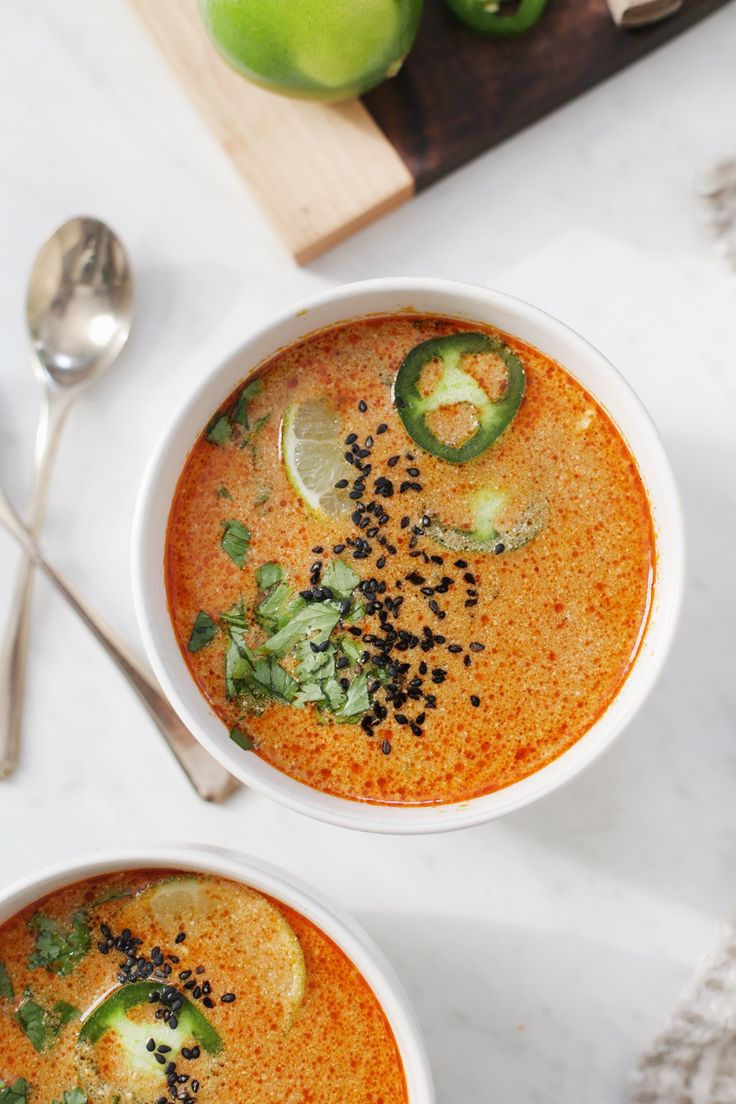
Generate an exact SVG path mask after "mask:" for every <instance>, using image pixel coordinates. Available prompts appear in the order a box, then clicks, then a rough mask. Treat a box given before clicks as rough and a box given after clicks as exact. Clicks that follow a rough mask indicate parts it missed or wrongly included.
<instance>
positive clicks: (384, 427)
mask: <svg viewBox="0 0 736 1104" xmlns="http://www.w3.org/2000/svg"><path fill="white" fill-rule="evenodd" d="M387 429H388V426H387V425H386V423H385V422H381V424H380V425H379V426H378V427H377V428H376V433H385V432H386V430H387Z"/></svg>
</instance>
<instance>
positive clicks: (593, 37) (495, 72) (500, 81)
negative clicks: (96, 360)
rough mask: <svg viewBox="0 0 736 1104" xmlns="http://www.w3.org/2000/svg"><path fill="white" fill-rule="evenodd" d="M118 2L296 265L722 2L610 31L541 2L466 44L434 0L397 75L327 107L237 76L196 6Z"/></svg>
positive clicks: (598, 19) (573, 0) (578, 4)
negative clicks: (505, 35)
mask: <svg viewBox="0 0 736 1104" xmlns="http://www.w3.org/2000/svg"><path fill="white" fill-rule="evenodd" d="M131 2H132V4H133V6H134V7H135V8H136V10H137V11H138V13H139V15H140V17H141V19H142V20H143V22H144V23H145V24H146V26H147V27H148V29H149V30H150V32H151V33H152V34H153V36H154V38H155V39H156V41H157V42H158V44H159V47H160V48H161V50H162V52H163V53H164V55H165V56H166V58H167V59H168V61H169V63H170V64H171V66H172V67H173V69H174V71H175V72H176V74H177V75H178V77H179V79H180V80H181V82H182V84H183V85H184V87H185V88H186V90H187V92H188V93H189V95H190V96H191V98H192V100H193V101H194V103H195V104H196V106H197V107H198V108H199V110H200V112H201V113H202V115H203V116H204V118H205V119H206V121H207V122H208V123H209V125H210V126H211V127H212V129H213V130H214V132H215V134H216V135H217V136H218V138H219V140H220V142H221V143H222V145H223V146H224V148H225V150H226V152H227V153H228V155H229V156H230V158H231V160H232V161H233V163H234V164H235V166H236V168H237V169H238V170H239V171H240V172H241V174H242V175H243V177H244V178H245V180H246V181H247V183H248V185H249V186H250V188H251V190H252V192H253V193H254V195H255V197H256V200H257V201H258V203H259V204H260V206H261V207H262V208H263V210H264V212H265V213H266V215H267V216H268V217H269V218H270V220H271V221H272V223H273V224H274V226H275V228H276V230H277V231H278V233H279V234H280V235H281V237H282V238H283V240H284V242H285V243H286V245H287V247H288V248H289V250H290V251H291V252H292V254H293V255H294V257H295V258H296V260H297V261H299V262H300V263H306V262H308V261H309V260H311V259H313V258H314V257H316V256H317V255H318V254H320V253H322V252H324V250H326V249H328V248H329V247H330V246H332V245H334V244H335V243H336V242H338V241H341V240H342V239H343V238H345V237H347V236H348V235H349V234H351V233H353V232H354V231H355V230H357V229H359V228H360V227H361V226H364V225H365V224H366V223H368V222H370V221H371V220H372V219H374V218H376V217H377V216H378V215H380V214H382V213H383V212H385V211H387V210H389V209H390V208H392V207H395V206H397V205H398V204H399V203H402V202H403V201H404V200H406V199H408V198H409V197H410V196H411V195H412V194H413V193H414V192H415V191H416V190H417V189H419V188H423V187H426V185H428V184H430V183H432V181H434V180H437V179H438V178H439V177H441V176H444V175H446V174H447V173H449V172H451V171H452V170H453V169H455V168H457V167H458V166H459V165H461V164H463V162H465V161H468V160H470V158H472V157H475V156H476V155H477V154H479V153H481V152H482V151H483V150H486V149H488V148H490V147H491V146H493V145H495V144H496V143H497V142H500V141H502V140H503V139H504V138H508V137H509V136H510V135H511V134H513V133H514V132H516V131H518V130H520V129H521V128H522V127H524V126H527V125H528V124H529V123H531V122H534V121H535V120H536V119H539V118H541V117H542V116H543V115H545V114H546V113H548V112H549V111H552V110H554V108H556V107H559V106H560V105H561V104H563V103H565V102H567V101H568V100H570V99H572V98H573V97H574V96H577V95H578V94H579V93H581V92H583V91H585V90H586V89H587V88H590V87H592V86H593V85H594V84H597V83H598V82H599V81H601V80H603V79H605V78H606V77H608V76H611V75H612V74H613V73H615V72H617V71H618V70H619V69H622V68H623V67H624V66H626V65H628V64H630V63H631V62H633V61H636V60H637V59H639V58H641V57H643V56H644V55H645V54H647V53H649V52H650V51H651V50H654V49H656V47H657V46H659V45H661V44H662V43H664V42H666V41H668V39H671V38H673V37H674V36H675V35H677V34H679V33H680V32H681V31H684V30H686V29H687V28H688V27H690V26H692V25H693V24H694V23H696V22H698V20H700V19H702V18H704V17H705V16H706V15H708V14H709V13H710V12H713V11H715V10H716V9H717V8H719V7H721V6H722V5H723V4H725V3H728V2H729V0H684V3H683V6H682V7H681V8H680V10H679V11H678V12H677V13H676V14H675V15H673V16H671V17H670V18H668V19H666V20H664V21H663V22H661V23H657V24H654V25H653V26H649V27H643V28H640V29H638V30H631V31H624V30H621V29H620V28H618V27H616V26H615V25H614V23H613V20H612V18H611V15H610V12H609V9H608V6H607V4H606V0H550V3H549V7H548V9H547V11H546V12H545V14H544V16H543V18H542V19H541V20H540V22H539V23H538V24H537V26H536V27H535V28H534V29H533V30H532V31H530V32H529V33H528V34H526V35H524V36H523V37H522V38H518V39H515V40H510V41H506V42H501V41H492V40H489V39H484V38H481V37H479V36H476V35H474V34H471V33H470V32H469V31H467V30H466V29H465V28H464V27H463V26H461V24H460V23H458V21H457V20H456V19H455V18H454V17H453V16H452V15H451V13H450V12H449V11H448V10H447V9H446V8H445V5H444V4H443V3H442V0H425V15H424V19H423V22H422V26H421V29H420V32H419V36H418V38H417V42H416V44H415V47H414V49H413V51H412V53H411V54H410V56H409V58H408V59H407V61H406V63H405V65H404V67H403V69H402V70H401V72H400V73H399V75H398V76H397V77H395V78H394V79H393V80H391V81H387V82H386V83H384V84H383V85H381V86H380V87H379V88H377V89H374V91H373V92H371V93H369V94H368V95H367V96H365V97H364V98H363V100H362V101H360V100H354V101H351V102H350V103H347V104H339V105H325V104H315V103H308V102H305V101H301V100H291V99H287V98H285V97H283V96H277V95H274V94H273V93H270V92H265V91H263V90H262V89H260V88H256V87H255V86H254V85H252V84H250V83H249V82H248V81H246V80H244V79H243V78H242V77H240V76H238V75H237V74H236V73H235V72H233V71H232V70H231V69H230V68H229V67H228V66H227V65H226V64H225V62H224V61H222V60H221V58H220V57H219V55H218V54H217V53H216V52H215V50H214V48H213V47H212V46H211V44H210V42H209V40H208V39H207V37H206V35H205V32H204V29H203V27H202V25H201V22H200V20H199V16H198V13H197V5H196V0H131ZM691 76H692V79H693V80H695V79H698V74H697V73H696V72H693V73H692V75H691ZM679 79H680V80H685V79H687V74H685V73H683V74H680V77H679Z"/></svg>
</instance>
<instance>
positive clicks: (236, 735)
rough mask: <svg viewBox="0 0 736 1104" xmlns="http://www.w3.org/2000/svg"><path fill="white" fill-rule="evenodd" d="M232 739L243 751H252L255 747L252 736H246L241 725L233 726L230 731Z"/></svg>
mask: <svg viewBox="0 0 736 1104" xmlns="http://www.w3.org/2000/svg"><path fill="white" fill-rule="evenodd" d="M230 739H231V740H232V741H233V743H235V744H237V745H238V747H241V748H242V749H243V751H252V750H253V748H254V747H255V745H254V743H253V741H252V740H251V738H250V736H246V734H245V733H244V732H243V730H242V728H241V727H240V725H233V727H232V728H231V729H230Z"/></svg>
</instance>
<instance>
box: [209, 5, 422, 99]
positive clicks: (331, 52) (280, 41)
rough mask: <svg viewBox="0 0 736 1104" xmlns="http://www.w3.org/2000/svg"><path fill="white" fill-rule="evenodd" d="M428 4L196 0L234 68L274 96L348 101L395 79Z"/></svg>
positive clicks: (215, 40)
mask: <svg viewBox="0 0 736 1104" xmlns="http://www.w3.org/2000/svg"><path fill="white" fill-rule="evenodd" d="M422 2H423V0H199V7H200V12H201V14H202V19H203V20H204V24H205V27H206V28H207V30H208V32H209V35H210V37H211V38H212V41H213V42H214V44H215V46H216V47H217V49H218V50H219V51H220V53H221V54H222V55H223V56H224V57H225V58H226V59H227V61H229V62H230V64H231V65H232V66H234V68H236V69H237V70H238V71H239V72H240V73H243V74H244V75H245V76H246V77H249V78H250V79H251V80H253V81H255V82H256V83H257V84H260V85H263V86H264V87H265V88H270V89H272V90H273V91H276V92H283V93H285V94H286V95H289V96H301V97H304V98H306V99H314V100H328V101H336V100H346V99H349V98H350V97H352V96H359V95H360V94H361V93H363V92H367V91H368V89H369V88H373V87H374V86H375V85H377V84H380V82H381V81H382V80H385V79H386V77H393V76H394V75H395V74H396V73H397V72H398V71H399V69H400V68H401V63H402V62H403V60H404V58H405V57H406V55H407V53H408V52H409V50H410V49H411V45H412V43H413V41H414V36H415V35H416V32H417V27H418V26H419V19H420V17H421V14H422Z"/></svg>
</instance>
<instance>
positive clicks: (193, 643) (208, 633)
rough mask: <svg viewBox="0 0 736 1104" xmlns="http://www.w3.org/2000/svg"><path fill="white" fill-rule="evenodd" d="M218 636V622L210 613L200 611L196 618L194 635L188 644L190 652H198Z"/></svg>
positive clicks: (193, 627)
mask: <svg viewBox="0 0 736 1104" xmlns="http://www.w3.org/2000/svg"><path fill="white" fill-rule="evenodd" d="M216 636H217V622H216V621H213V619H212V618H211V617H210V615H209V614H208V613H205V611H204V610H200V611H199V613H198V614H197V616H196V617H195V618H194V624H193V626H192V634H191V636H190V637H189V643H188V644H187V651H188V652H198V651H199V649H200V648H204V646H205V645H206V644H211V643H212V641H213V640H214V639H215V637H216Z"/></svg>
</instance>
